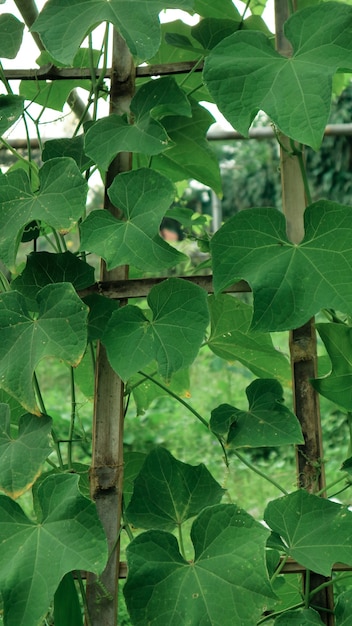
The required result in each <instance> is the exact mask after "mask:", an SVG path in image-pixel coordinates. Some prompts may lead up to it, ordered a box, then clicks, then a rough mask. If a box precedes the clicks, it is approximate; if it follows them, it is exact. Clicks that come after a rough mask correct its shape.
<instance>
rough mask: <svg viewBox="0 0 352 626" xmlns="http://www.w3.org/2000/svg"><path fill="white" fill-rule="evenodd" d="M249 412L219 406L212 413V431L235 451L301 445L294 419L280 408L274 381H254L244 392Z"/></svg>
mask: <svg viewBox="0 0 352 626" xmlns="http://www.w3.org/2000/svg"><path fill="white" fill-rule="evenodd" d="M246 395H247V398H248V405H249V410H248V411H242V410H240V409H236V408H235V407H233V406H231V405H230V404H220V406H218V407H217V408H216V409H214V410H213V411H212V412H211V418H210V428H211V430H212V431H213V432H214V433H216V434H217V435H220V436H222V437H225V438H226V441H227V443H228V444H232V445H233V446H234V447H235V448H242V447H250V448H256V447H262V446H281V445H286V444H289V443H303V437H302V432H301V429H300V425H299V422H298V420H297V417H296V416H295V415H294V414H293V413H292V412H291V411H290V410H289V409H288V408H287V407H286V406H285V405H284V404H283V402H284V399H283V391H282V387H281V385H280V383H279V382H278V381H277V380H270V379H268V380H265V379H259V380H254V381H253V382H252V383H251V384H250V385H249V386H248V387H247V389H246Z"/></svg>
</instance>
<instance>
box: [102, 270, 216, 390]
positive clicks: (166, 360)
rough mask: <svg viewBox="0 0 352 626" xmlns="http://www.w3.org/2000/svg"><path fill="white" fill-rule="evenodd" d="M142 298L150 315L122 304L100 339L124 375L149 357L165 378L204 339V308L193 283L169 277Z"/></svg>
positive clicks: (187, 360) (204, 302)
mask: <svg viewBox="0 0 352 626" xmlns="http://www.w3.org/2000/svg"><path fill="white" fill-rule="evenodd" d="M147 302H148V305H149V307H150V309H151V311H152V319H151V320H150V319H149V316H146V315H145V314H144V313H143V312H142V311H141V309H139V308H138V307H136V306H132V305H127V306H125V307H122V308H121V309H119V310H118V311H115V313H113V315H112V316H111V318H110V321H109V323H108V326H107V329H106V332H105V334H104V336H103V339H102V341H103V343H104V345H105V346H106V349H107V353H108V358H109V361H110V363H111V365H112V367H113V368H114V370H115V371H116V372H117V373H118V374H119V375H120V376H121V378H122V379H123V380H127V379H128V378H130V377H131V376H132V375H133V374H136V372H138V371H139V370H140V369H143V368H144V367H145V366H146V365H148V363H150V362H151V361H153V360H156V361H157V363H158V368H159V373H160V374H161V376H162V377H163V378H165V379H166V380H170V378H171V376H172V375H173V373H174V372H176V371H177V370H179V369H182V368H185V367H187V366H188V365H190V364H191V363H192V362H193V360H194V359H195V357H196V356H197V353H198V350H199V348H200V346H201V344H202V342H203V339H204V335H205V331H206V328H207V324H208V321H209V317H208V307H207V300H206V294H205V292H204V291H203V289H201V288H200V287H198V286H197V285H193V284H191V283H188V282H187V281H186V280H182V279H180V278H169V279H168V280H165V281H163V282H162V283H160V284H159V285H155V286H154V287H153V288H152V289H151V291H150V293H149V296H148V299H147Z"/></svg>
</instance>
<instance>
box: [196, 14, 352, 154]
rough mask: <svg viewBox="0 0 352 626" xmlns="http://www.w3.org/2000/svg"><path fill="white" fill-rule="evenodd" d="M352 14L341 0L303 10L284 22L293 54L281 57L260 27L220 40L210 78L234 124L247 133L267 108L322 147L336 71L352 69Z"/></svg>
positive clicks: (207, 72) (207, 70)
mask: <svg viewBox="0 0 352 626" xmlns="http://www.w3.org/2000/svg"><path fill="white" fill-rule="evenodd" d="M351 18H352V7H350V6H348V5H346V4H342V3H337V2H326V3H325V2H324V3H321V4H318V5H317V6H312V7H308V8H307V9H304V10H302V11H297V12H296V13H294V14H293V15H292V16H291V17H290V19H289V20H287V22H286V23H285V27H284V30H285V35H286V37H287V39H288V40H289V41H290V42H291V44H292V48H293V54H292V56H291V57H284V56H281V55H280V54H279V53H278V52H277V51H276V50H275V49H274V47H273V44H272V41H271V39H269V38H268V37H266V36H265V35H264V34H263V33H260V32H257V31H252V32H251V31H244V30H242V31H238V32H237V33H234V34H233V35H231V36H230V37H227V38H226V39H224V40H223V41H222V42H220V43H219V44H218V46H216V47H215V48H214V49H213V50H212V51H211V53H210V54H209V56H208V57H207V58H206V61H205V66H204V80H205V83H206V85H207V87H208V89H209V91H210V93H211V94H212V96H213V97H214V100H215V102H216V104H217V105H218V107H219V109H220V110H221V112H222V113H223V114H224V116H225V117H226V118H227V119H228V121H229V122H230V123H231V124H232V125H233V126H234V128H236V129H237V130H238V131H239V132H240V133H242V134H243V135H245V136H247V135H248V129H249V127H250V125H251V123H252V122H253V119H254V117H255V115H256V114H257V113H258V111H259V110H263V111H265V113H267V115H268V116H269V117H270V118H271V119H272V120H273V122H274V123H275V124H276V125H277V126H278V128H279V129H280V130H281V131H282V132H284V133H285V134H286V135H288V136H289V137H292V138H293V139H295V140H296V141H299V142H301V143H304V144H308V145H309V146H312V147H313V148H314V149H315V150H317V149H318V148H319V147H320V144H321V141H322V138H323V133H324V129H325V125H326V124H327V121H328V117H329V113H330V105H331V95H332V79H333V76H334V74H335V73H336V71H337V70H338V69H341V68H344V69H346V70H348V71H351V70H352V43H351V42H352V37H351V35H352V25H351ZM234 59H235V60H236V62H234Z"/></svg>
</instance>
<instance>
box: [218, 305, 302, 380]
mask: <svg viewBox="0 0 352 626" xmlns="http://www.w3.org/2000/svg"><path fill="white" fill-rule="evenodd" d="M209 309H210V319H211V334H210V337H209V340H208V346H209V348H210V349H211V350H212V352H214V354H216V355H217V356H219V357H221V358H222V359H226V360H227V361H230V362H231V361H239V362H240V363H242V364H243V365H244V366H245V367H248V369H250V370H251V372H253V374H255V375H256V376H259V377H260V378H277V379H279V380H280V382H281V383H283V384H286V385H287V384H289V383H290V381H291V370H290V364H289V362H288V360H287V358H286V357H285V355H284V354H282V353H281V352H279V351H278V350H276V349H275V348H274V346H273V342H272V339H271V337H270V335H269V334H268V333H261V332H258V331H255V330H251V329H250V324H251V318H252V313H253V309H252V307H251V306H249V305H248V304H245V303H244V302H241V300H238V298H233V297H232V296H229V295H226V294H220V295H218V296H217V297H216V298H215V297H214V296H210V298H209Z"/></svg>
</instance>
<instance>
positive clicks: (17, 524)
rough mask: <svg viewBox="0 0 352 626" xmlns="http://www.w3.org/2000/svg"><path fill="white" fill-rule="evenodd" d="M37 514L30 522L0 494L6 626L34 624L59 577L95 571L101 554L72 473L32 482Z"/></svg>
mask: <svg viewBox="0 0 352 626" xmlns="http://www.w3.org/2000/svg"><path fill="white" fill-rule="evenodd" d="M38 501H39V504H40V508H41V511H40V513H41V517H40V519H38V522H37V523H36V522H33V521H31V520H29V519H28V517H26V515H25V513H24V512H23V511H22V509H21V508H20V507H19V506H18V504H16V502H14V501H13V500H11V499H10V498H8V497H7V496H0V512H1V514H0V543H1V554H0V590H1V591H2V596H3V601H4V609H5V623H6V625H7V626H38V624H41V623H42V619H43V617H44V615H45V613H46V611H47V609H48V608H49V604H50V602H51V600H52V598H53V596H54V592H55V590H56V588H57V586H58V585H59V582H60V580H61V579H62V577H63V576H64V575H65V574H66V573H67V572H70V571H71V570H75V569H77V570H80V569H82V570H88V571H92V572H96V573H100V572H101V570H102V569H103V567H104V565H105V561H106V558H107V547H106V540H105V535H104V531H103V529H102V526H101V524H100V522H99V519H98V516H97V513H96V509H95V506H94V504H93V503H92V502H91V501H90V500H88V499H87V498H84V497H83V496H82V495H81V494H80V492H79V490H78V476H74V475H72V474H61V475H56V476H49V477H48V478H47V479H46V480H45V481H44V482H43V483H42V484H41V485H40V487H39V488H38Z"/></svg>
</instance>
